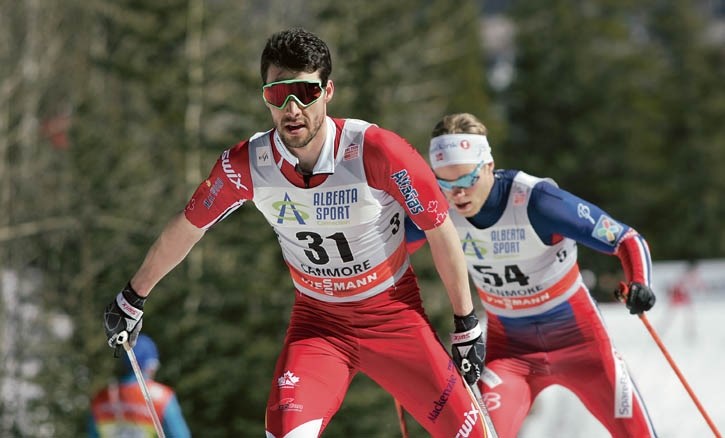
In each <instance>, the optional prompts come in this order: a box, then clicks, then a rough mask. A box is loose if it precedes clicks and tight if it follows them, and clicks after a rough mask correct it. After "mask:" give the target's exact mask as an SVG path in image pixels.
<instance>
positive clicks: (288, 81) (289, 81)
mask: <svg viewBox="0 0 725 438" xmlns="http://www.w3.org/2000/svg"><path fill="white" fill-rule="evenodd" d="M300 82H304V83H307V84H316V85H317V86H318V87H320V95H319V96H318V97H317V98H316V99H314V100H313V101H311V102H310V103H307V104H305V103H302V101H300V98H299V97H297V96H295V95H294V94H288V95H287V97H286V98H285V100H284V102H282V105H281V106H278V105H275V104H273V103H272V102H270V101H268V100H267V97H266V96H265V95H264V90H266V89H267V88H270V87H272V86H274V85H278V84H295V83H300ZM324 94H325V87H323V86H322V81H320V80H319V79H286V80H284V81H275V82H270V83H268V84H265V85H263V86H262V99H263V100H264V102H265V103H267V104H269V105H270V106H273V107H275V108H277V109H280V110H281V109H284V107H286V106H287V104H288V103H289V100H290V99H294V100H295V102H297V104H298V105H300V106H301V107H302V108H307V107H308V106H310V105H312V104H313V103H315V102H317V101H318V100H320V97H322V96H323V95H324Z"/></svg>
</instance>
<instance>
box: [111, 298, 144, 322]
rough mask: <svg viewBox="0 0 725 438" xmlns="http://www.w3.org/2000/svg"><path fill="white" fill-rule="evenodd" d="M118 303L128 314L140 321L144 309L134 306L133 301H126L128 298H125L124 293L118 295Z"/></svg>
mask: <svg viewBox="0 0 725 438" xmlns="http://www.w3.org/2000/svg"><path fill="white" fill-rule="evenodd" d="M116 303H117V304H118V307H120V308H121V309H122V310H123V311H124V312H126V315H128V316H130V317H131V318H133V319H134V320H136V321H138V320H139V319H140V318H141V316H143V311H142V310H139V309H137V308H135V307H133V306H132V305H131V303H129V302H128V301H126V298H124V297H123V296H122V295H120V296H118V298H117V299H116Z"/></svg>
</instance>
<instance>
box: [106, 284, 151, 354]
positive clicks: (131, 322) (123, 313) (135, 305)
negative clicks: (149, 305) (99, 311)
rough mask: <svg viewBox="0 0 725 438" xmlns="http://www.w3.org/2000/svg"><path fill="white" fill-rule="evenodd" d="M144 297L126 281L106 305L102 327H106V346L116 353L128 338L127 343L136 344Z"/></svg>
mask: <svg viewBox="0 0 725 438" xmlns="http://www.w3.org/2000/svg"><path fill="white" fill-rule="evenodd" d="M144 302H146V298H144V297H141V296H139V295H138V294H137V293H136V291H135V290H133V288H132V287H131V283H128V284H127V285H126V287H124V288H123V290H122V291H121V292H119V293H118V295H116V297H115V298H114V299H113V301H111V302H110V303H109V304H108V306H106V310H105V312H103V327H104V328H105V329H106V338H108V346H109V347H111V348H115V349H116V353H118V351H119V349H120V348H121V345H120V344H123V343H124V342H125V341H126V340H128V343H129V345H131V347H133V346H134V345H136V339H137V338H138V334H139V332H140V331H141V326H142V325H143V321H142V319H141V318H142V317H143V304H144Z"/></svg>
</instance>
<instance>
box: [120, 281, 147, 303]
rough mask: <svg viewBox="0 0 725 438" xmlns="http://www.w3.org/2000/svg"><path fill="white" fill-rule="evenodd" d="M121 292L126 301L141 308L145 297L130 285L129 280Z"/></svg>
mask: <svg viewBox="0 0 725 438" xmlns="http://www.w3.org/2000/svg"><path fill="white" fill-rule="evenodd" d="M121 293H122V294H123V297H124V298H126V301H128V302H129V303H130V304H131V305H132V306H133V307H135V308H137V309H143V304H144V303H145V302H146V298H145V297H142V296H140V295H139V294H138V293H136V291H135V290H134V289H133V287H132V286H131V282H130V281H129V282H128V283H127V284H126V287H124V288H123V290H122V291H121Z"/></svg>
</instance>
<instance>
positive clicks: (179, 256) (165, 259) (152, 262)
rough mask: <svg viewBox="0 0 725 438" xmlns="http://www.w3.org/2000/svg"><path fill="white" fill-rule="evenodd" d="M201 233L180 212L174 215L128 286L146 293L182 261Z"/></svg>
mask: <svg viewBox="0 0 725 438" xmlns="http://www.w3.org/2000/svg"><path fill="white" fill-rule="evenodd" d="M203 235H204V230H202V229H199V228H197V227H196V226H194V225H193V224H192V223H191V222H189V221H188V220H187V219H186V216H184V213H183V212H182V213H179V214H178V215H176V216H174V218H172V219H171V221H170V222H169V223H168V224H167V225H166V227H165V228H164V230H163V231H162V232H161V235H160V236H159V237H158V239H156V242H154V244H153V245H152V246H151V248H150V249H149V251H148V253H147V254H146V258H145V259H144V261H143V263H142V264H141V267H140V268H139V269H138V271H137V272H136V274H135V275H134V276H133V278H131V286H132V287H133V288H134V290H135V291H136V293H137V294H139V295H141V296H147V295H148V294H149V292H151V289H152V288H153V287H154V286H155V285H156V283H158V282H159V281H160V280H161V279H162V278H163V277H164V276H165V275H166V274H168V273H169V271H171V270H172V269H173V268H174V267H175V266H176V265H178V264H179V263H181V261H182V260H184V258H185V257H186V255H187V254H189V251H191V248H193V247H194V245H195V244H196V242H198V241H199V239H201V237H202V236H203Z"/></svg>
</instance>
